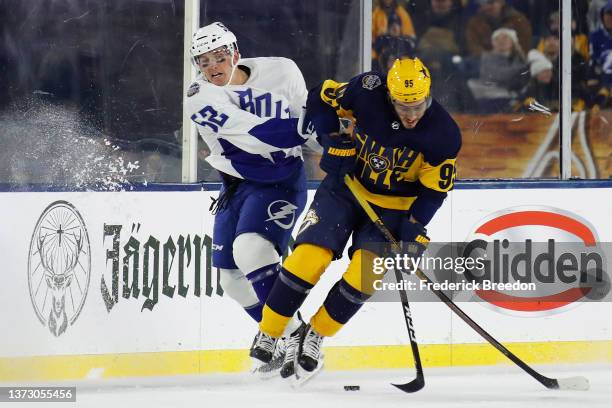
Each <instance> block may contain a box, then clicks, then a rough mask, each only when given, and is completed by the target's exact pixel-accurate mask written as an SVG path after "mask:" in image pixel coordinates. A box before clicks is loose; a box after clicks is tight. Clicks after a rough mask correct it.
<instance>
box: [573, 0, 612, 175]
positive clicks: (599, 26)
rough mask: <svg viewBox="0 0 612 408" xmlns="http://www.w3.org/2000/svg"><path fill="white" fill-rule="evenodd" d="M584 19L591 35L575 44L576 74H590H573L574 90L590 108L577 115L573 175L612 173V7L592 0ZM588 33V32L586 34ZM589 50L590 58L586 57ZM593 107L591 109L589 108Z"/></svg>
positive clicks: (588, 55) (574, 63) (603, 2)
mask: <svg viewBox="0 0 612 408" xmlns="http://www.w3.org/2000/svg"><path fill="white" fill-rule="evenodd" d="M583 8H584V9H586V10H587V11H586V13H584V19H583V20H579V21H581V23H582V24H584V25H586V27H587V29H588V31H587V32H588V33H589V34H588V46H587V44H585V42H587V38H579V40H578V41H575V44H574V54H573V55H572V76H574V77H578V78H583V77H586V87H585V86H584V83H583V82H582V81H580V82H578V83H576V82H575V80H574V78H572V92H575V89H576V88H577V87H578V92H581V95H585V96H584V97H583V99H584V101H585V105H586V108H587V110H586V111H585V112H581V113H580V116H578V118H577V124H576V127H575V128H574V133H573V138H572V177H579V178H610V177H612V95H611V92H612V41H610V33H612V7H610V4H609V2H606V1H603V0H598V1H591V2H590V4H589V5H588V9H587V6H586V5H585V6H584V7H583ZM585 37H586V36H585ZM585 51H586V58H585ZM589 108H590V109H589Z"/></svg>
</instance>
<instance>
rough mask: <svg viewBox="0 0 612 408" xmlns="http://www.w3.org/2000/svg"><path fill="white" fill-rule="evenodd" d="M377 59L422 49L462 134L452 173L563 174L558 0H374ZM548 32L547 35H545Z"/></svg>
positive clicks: (383, 64)
mask: <svg viewBox="0 0 612 408" xmlns="http://www.w3.org/2000/svg"><path fill="white" fill-rule="evenodd" d="M373 7H374V9H373V15H372V50H373V52H372V55H373V60H372V64H373V67H377V68H378V69H381V70H383V71H385V70H387V69H388V68H389V66H390V64H391V63H392V62H393V61H394V60H395V58H399V57H402V56H415V55H416V56H419V57H420V58H421V59H422V60H423V62H424V63H425V64H426V65H427V66H428V68H429V69H430V71H431V76H432V94H433V96H434V98H436V99H437V100H438V101H439V102H441V103H442V105H443V106H445V107H446V108H447V110H449V111H450V112H451V113H452V115H453V117H454V118H455V120H456V121H457V122H458V124H459V126H460V128H461V130H462V134H463V147H462V150H461V152H460V154H459V161H458V177H460V178H463V179H466V178H522V177H524V178H539V177H554V178H556V177H559V138H558V128H559V125H558V120H557V117H558V110H559V88H558V86H559V68H558V67H559V58H558V55H559V46H560V42H559V40H558V32H559V30H558V26H555V25H554V22H553V23H549V20H551V16H552V17H554V13H555V12H557V11H558V9H559V2H558V1H537V2H534V1H521V0H472V1H462V0H405V1H404V0H378V1H376V2H375V3H374V5H373ZM549 37H550V41H548V38H549Z"/></svg>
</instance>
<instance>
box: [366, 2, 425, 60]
mask: <svg viewBox="0 0 612 408" xmlns="http://www.w3.org/2000/svg"><path fill="white" fill-rule="evenodd" d="M402 37H409V38H410V39H411V40H412V41H414V38H415V31H414V26H413V25H412V19H411V18H410V15H409V14H408V12H407V11H406V9H405V8H404V7H403V6H402V5H400V4H398V3H397V1H396V0H380V1H379V4H378V5H377V6H376V7H375V8H374V11H373V12H372V65H373V67H374V68H381V67H380V66H378V65H379V64H378V57H379V53H381V52H382V51H383V49H385V48H389V47H390V48H393V47H395V48H396V50H395V51H396V52H398V51H403V50H398V49H397V48H398V47H399V48H401V47H405V46H407V44H406V43H405V42H404V40H403V39H402Z"/></svg>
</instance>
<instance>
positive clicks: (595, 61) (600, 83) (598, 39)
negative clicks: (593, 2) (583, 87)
mask: <svg viewBox="0 0 612 408" xmlns="http://www.w3.org/2000/svg"><path fill="white" fill-rule="evenodd" d="M599 16H600V19H601V23H602V26H601V28H600V29H598V30H597V31H595V32H593V33H591V35H590V37H589V48H590V51H591V67H590V68H591V74H590V75H591V76H592V77H591V78H590V80H589V85H590V86H591V87H592V88H593V89H595V90H596V95H597V96H596V97H595V101H594V104H595V105H597V106H598V107H600V108H603V107H607V106H608V105H609V104H610V90H611V89H612V0H609V1H608V2H607V3H606V4H605V5H604V6H603V7H602V8H601V10H600V13H599Z"/></svg>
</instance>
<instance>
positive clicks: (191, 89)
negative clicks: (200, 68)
mask: <svg viewBox="0 0 612 408" xmlns="http://www.w3.org/2000/svg"><path fill="white" fill-rule="evenodd" d="M198 92H200V84H198V83H197V82H194V83H193V84H191V86H190V87H189V89H187V97H190V96H193V95H195V94H197V93H198Z"/></svg>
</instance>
